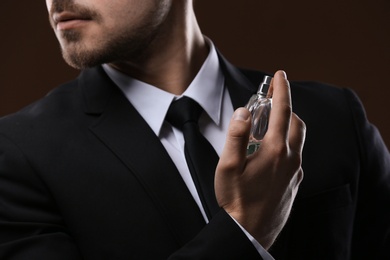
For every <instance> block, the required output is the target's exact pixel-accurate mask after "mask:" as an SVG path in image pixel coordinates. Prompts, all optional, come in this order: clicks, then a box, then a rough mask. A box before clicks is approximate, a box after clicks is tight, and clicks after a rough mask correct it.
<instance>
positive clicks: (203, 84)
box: [103, 38, 224, 136]
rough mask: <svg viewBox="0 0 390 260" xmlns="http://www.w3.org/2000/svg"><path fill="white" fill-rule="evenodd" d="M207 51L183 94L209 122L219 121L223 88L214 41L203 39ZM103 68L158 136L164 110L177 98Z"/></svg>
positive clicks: (106, 66)
mask: <svg viewBox="0 0 390 260" xmlns="http://www.w3.org/2000/svg"><path fill="white" fill-rule="evenodd" d="M206 41H207V42H208V44H209V46H210V52H209V55H208V57H207V58H206V60H205V62H204V63H203V65H202V67H201V69H200V70H199V72H198V74H197V75H196V76H195V78H194V80H193V81H192V82H191V84H190V85H189V86H188V88H187V89H186V91H185V92H184V93H183V95H182V96H187V97H190V98H192V99H194V100H195V101H196V102H198V103H199V104H200V106H201V107H202V108H203V109H204V111H205V112H206V113H207V114H208V116H209V117H210V118H211V119H212V121H213V122H214V123H215V124H216V125H219V124H220V118H221V106H222V98H223V89H224V77H223V74H222V72H221V69H220V66H219V60H218V54H217V51H216V49H215V47H214V45H213V43H212V42H211V41H210V40H209V39H207V38H206ZM103 69H104V70H105V72H106V73H107V75H108V76H109V77H110V78H111V80H112V81H113V82H114V83H115V84H116V85H118V87H119V88H120V89H121V90H122V92H123V93H124V94H125V96H126V98H127V99H128V100H129V101H130V103H131V104H132V105H133V106H134V107H135V109H137V111H138V112H139V113H140V114H141V116H142V117H143V118H144V120H145V121H146V122H147V123H148V125H149V126H150V127H151V129H152V130H153V131H154V132H155V134H156V135H157V136H159V133H160V130H161V127H162V125H163V123H164V120H165V116H166V113H167V111H168V109H169V106H170V104H171V103H172V101H173V100H175V99H178V98H180V97H181V96H176V95H174V94H171V93H169V92H166V91H164V90H161V89H159V88H157V87H154V86H152V85H150V84H147V83H145V82H142V81H139V80H136V79H134V78H131V77H129V76H128V75H125V74H123V73H121V72H119V71H117V70H115V69H113V68H111V67H110V66H108V65H107V64H104V65H103Z"/></svg>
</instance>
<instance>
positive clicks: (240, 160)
mask: <svg viewBox="0 0 390 260" xmlns="http://www.w3.org/2000/svg"><path fill="white" fill-rule="evenodd" d="M250 128H251V114H250V112H249V111H248V109H246V108H238V109H237V110H236V111H235V112H234V113H233V116H232V119H231V121H230V125H229V128H228V132H227V135H226V142H225V147H224V148H223V151H222V154H221V158H220V160H219V164H218V169H219V170H221V171H223V172H232V171H233V172H236V171H237V170H238V169H240V170H241V169H242V167H244V165H245V162H246V149H247V145H248V140H249V130H250Z"/></svg>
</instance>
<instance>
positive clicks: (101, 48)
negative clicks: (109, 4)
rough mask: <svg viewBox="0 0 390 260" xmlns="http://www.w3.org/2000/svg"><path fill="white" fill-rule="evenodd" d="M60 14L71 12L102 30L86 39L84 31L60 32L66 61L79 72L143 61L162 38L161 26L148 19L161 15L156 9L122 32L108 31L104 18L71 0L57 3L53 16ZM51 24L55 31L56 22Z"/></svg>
mask: <svg viewBox="0 0 390 260" xmlns="http://www.w3.org/2000/svg"><path fill="white" fill-rule="evenodd" d="M61 1H64V2H61ZM61 11H70V12H74V13H76V14H79V15H82V16H83V17H88V18H91V22H92V23H94V24H95V25H97V26H96V27H95V28H99V31H98V32H97V33H96V34H95V35H93V36H92V35H88V36H87V31H83V28H82V29H80V30H67V31H59V32H57V38H58V39H59V42H60V47H61V52H62V56H63V58H64V60H65V61H66V62H67V63H68V64H69V65H70V66H72V67H74V68H76V69H85V68H89V67H95V66H98V65H101V64H104V63H113V62H126V61H132V62H138V61H140V60H144V59H146V57H147V56H148V55H147V52H148V51H147V50H148V48H149V47H150V45H151V43H152V42H153V41H154V39H155V38H156V37H158V36H157V35H158V34H159V33H158V25H157V24H155V23H154V22H153V19H148V18H152V17H153V16H154V15H158V10H157V9H156V10H154V11H155V13H150V14H149V17H146V18H144V19H143V21H141V23H140V24H138V25H137V26H134V25H132V24H129V26H128V27H126V28H122V29H117V28H114V29H113V28H105V27H104V20H103V17H101V16H100V15H99V13H97V12H96V11H95V10H92V9H89V8H87V7H84V6H79V5H76V4H74V3H73V1H72V0H57V1H56V0H54V1H53V6H52V10H51V12H50V13H51V14H53V13H54V12H61ZM51 17H52V15H51ZM50 21H51V23H52V26H53V28H54V22H53V21H52V19H50Z"/></svg>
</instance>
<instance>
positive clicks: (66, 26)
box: [57, 20, 90, 31]
mask: <svg viewBox="0 0 390 260" xmlns="http://www.w3.org/2000/svg"><path fill="white" fill-rule="evenodd" d="M89 21H90V20H69V21H63V22H59V23H57V30H60V31H64V30H71V29H76V28H78V27H81V26H83V25H85V24H86V23H88V22H89Z"/></svg>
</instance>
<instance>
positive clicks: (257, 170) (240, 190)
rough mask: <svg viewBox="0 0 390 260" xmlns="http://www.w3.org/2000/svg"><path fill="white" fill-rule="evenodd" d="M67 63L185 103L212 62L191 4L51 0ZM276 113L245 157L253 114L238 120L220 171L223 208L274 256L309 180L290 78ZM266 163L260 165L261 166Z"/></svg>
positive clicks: (276, 100) (238, 115) (278, 78)
mask: <svg viewBox="0 0 390 260" xmlns="http://www.w3.org/2000/svg"><path fill="white" fill-rule="evenodd" d="M46 4H47V8H48V11H49V17H50V23H51V24H52V27H53V30H54V32H55V34H56V36H57V38H58V40H59V43H60V46H61V50H62V53H63V56H64V58H65V60H66V61H67V62H68V63H69V64H70V65H71V66H74V67H76V68H85V67H90V66H96V65H99V64H102V63H109V64H110V66H112V67H114V68H115V69H117V70H120V71H122V72H124V73H126V74H128V75H130V76H132V77H134V78H137V79H139V80H141V81H144V82H146V83H149V84H152V85H154V86H156V87H158V88H160V89H163V90H165V91H168V92H171V93H173V94H177V95H180V94H181V93H183V92H184V91H185V89H186V88H187V87H188V85H189V84H190V82H191V81H192V80H193V78H194V77H195V75H196V74H197V72H198V71H199V69H200V67H201V65H202V64H203V62H204V60H205V58H206V57H207V54H208V47H207V45H206V44H205V41H204V38H203V36H202V33H201V30H200V28H199V26H198V23H197V21H196V17H195V14H194V11H193V7H192V5H193V2H192V1H191V0H46ZM271 88H272V90H273V109H272V112H271V119H270V124H269V129H268V132H267V134H266V136H265V137H264V139H263V142H262V144H261V146H260V149H259V150H258V151H257V152H256V153H254V154H253V155H251V156H249V157H247V156H246V145H247V142H248V137H249V129H250V113H249V111H247V110H246V109H244V108H240V109H238V110H237V111H236V112H235V113H234V115H233V118H232V120H231V123H230V127H229V130H228V134H227V138H226V144H225V148H224V151H223V153H222V156H221V158H220V161H219V164H218V166H217V170H216V177H215V188H216V196H217V199H218V203H219V205H220V206H221V207H222V208H224V209H225V210H226V211H227V212H228V213H229V214H230V215H231V216H232V217H234V218H235V219H236V220H237V221H238V222H239V223H240V224H241V225H242V226H243V227H244V228H245V229H246V230H247V231H248V232H249V233H250V234H252V236H254V237H255V238H256V239H257V240H258V241H259V242H260V244H261V245H262V246H263V247H264V248H266V249H268V248H269V247H270V246H271V245H272V243H273V242H274V241H275V239H276V237H277V235H278V234H279V233H280V231H281V229H282V228H283V226H284V224H285V223H286V220H287V218H288V216H289V214H290V210H291V205H292V203H293V201H294V198H295V195H296V193H297V190H298V187H299V184H300V182H301V180H302V177H303V172H302V168H301V154H302V148H303V144H304V140H305V131H306V130H305V125H304V123H303V122H302V121H301V120H300V119H299V118H298V117H297V116H296V115H295V114H294V113H292V112H291V96H290V89H289V83H288V80H287V77H286V74H285V73H284V72H283V71H278V72H277V73H276V74H275V77H274V80H273V82H272V86H271ZM260 158H261V159H260Z"/></svg>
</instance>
